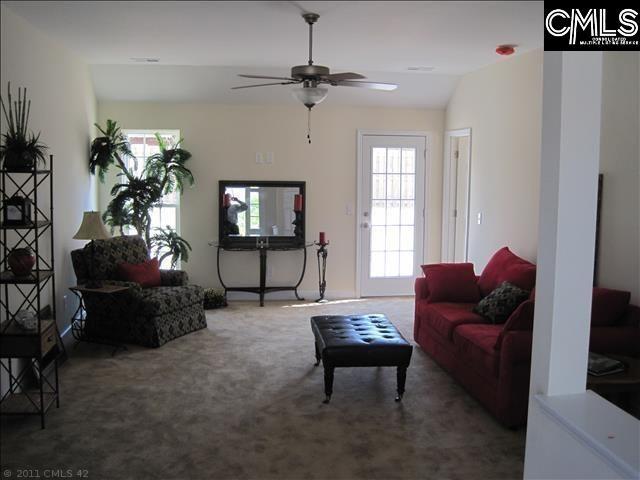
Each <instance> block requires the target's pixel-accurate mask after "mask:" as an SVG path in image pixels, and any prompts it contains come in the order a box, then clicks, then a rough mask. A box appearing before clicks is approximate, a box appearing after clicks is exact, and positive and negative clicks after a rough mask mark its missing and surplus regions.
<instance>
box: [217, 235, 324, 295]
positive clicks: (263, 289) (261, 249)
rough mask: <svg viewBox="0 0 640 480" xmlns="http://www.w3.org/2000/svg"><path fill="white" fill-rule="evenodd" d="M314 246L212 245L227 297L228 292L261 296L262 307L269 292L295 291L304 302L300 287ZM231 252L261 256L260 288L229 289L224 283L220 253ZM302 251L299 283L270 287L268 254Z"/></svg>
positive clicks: (264, 244)
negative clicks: (256, 253)
mask: <svg viewBox="0 0 640 480" xmlns="http://www.w3.org/2000/svg"><path fill="white" fill-rule="evenodd" d="M312 245H313V244H312V243H310V244H308V245H307V244H305V245H302V246H299V247H283V246H277V245H269V244H267V243H258V244H256V245H255V246H241V247H240V246H233V247H229V246H224V245H216V244H212V246H214V247H216V249H217V256H216V263H217V269H218V279H219V280H220V285H222V288H224V294H225V297H226V295H227V292H250V293H256V294H258V295H260V306H261V307H264V295H265V293H269V292H282V291H289V290H290V291H293V293H294V294H295V296H296V298H297V299H298V300H304V298H302V297H301V296H300V295H298V287H299V286H300V284H301V283H302V279H303V278H304V272H305V271H306V269H307V247H310V246H312ZM223 250H224V251H230V252H255V251H257V252H258V253H259V254H260V286H258V287H228V286H227V285H226V284H225V283H224V281H223V280H222V274H221V273H220V252H221V251H223ZM300 250H302V253H303V258H302V273H301V274H300V278H299V279H298V282H297V283H296V284H295V285H293V286H281V287H268V286H267V285H266V283H267V252H269V251H280V252H284V251H291V252H294V251H300Z"/></svg>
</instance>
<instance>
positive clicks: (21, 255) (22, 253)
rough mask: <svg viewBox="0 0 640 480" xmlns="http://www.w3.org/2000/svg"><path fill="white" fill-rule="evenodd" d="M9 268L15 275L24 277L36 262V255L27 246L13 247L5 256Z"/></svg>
mask: <svg viewBox="0 0 640 480" xmlns="http://www.w3.org/2000/svg"><path fill="white" fill-rule="evenodd" d="M7 262H8V263H9V269H10V270H11V272H12V273H13V274H14V275H15V276H16V277H26V276H27V275H29V274H30V273H31V270H32V269H33V266H34V265H35V264H36V257H34V256H33V253H31V250H30V249H29V248H14V249H13V250H11V253H9V255H8V257H7Z"/></svg>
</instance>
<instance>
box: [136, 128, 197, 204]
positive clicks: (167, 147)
mask: <svg viewBox="0 0 640 480" xmlns="http://www.w3.org/2000/svg"><path fill="white" fill-rule="evenodd" d="M156 140H157V141H158V146H159V147H160V152H159V153H156V154H154V155H151V156H150V157H149V158H147V163H146V165H145V173H146V175H147V177H157V178H161V179H162V193H164V194H167V193H171V192H175V191H177V192H180V193H182V190H183V188H184V183H185V182H188V183H189V185H193V182H194V179H193V174H192V173H191V170H189V169H188V168H187V167H185V163H186V162H187V160H189V159H190V158H191V153H189V152H188V151H187V150H185V149H183V148H181V144H182V139H179V140H178V141H177V142H176V143H175V144H174V145H171V144H169V142H168V141H167V140H166V139H164V138H162V136H160V134H158V133H156Z"/></svg>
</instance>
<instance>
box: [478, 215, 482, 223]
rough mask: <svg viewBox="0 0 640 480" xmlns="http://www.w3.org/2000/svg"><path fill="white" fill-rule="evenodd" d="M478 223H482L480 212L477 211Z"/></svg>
mask: <svg viewBox="0 0 640 480" xmlns="http://www.w3.org/2000/svg"><path fill="white" fill-rule="evenodd" d="M478 225H482V212H478Z"/></svg>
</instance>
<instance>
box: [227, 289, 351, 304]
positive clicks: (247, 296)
mask: <svg viewBox="0 0 640 480" xmlns="http://www.w3.org/2000/svg"><path fill="white" fill-rule="evenodd" d="M298 295H300V296H301V297H303V298H304V299H305V300H306V301H315V300H317V299H318V298H319V297H320V294H319V293H318V291H317V290H298ZM324 297H325V298H326V299H327V300H343V299H346V298H357V297H356V296H355V292H353V291H345V290H328V291H327V292H325V295H324ZM227 298H228V299H229V300H257V299H258V294H257V293H251V292H228V293H227ZM264 299H265V301H269V300H291V301H294V302H297V301H299V300H298V299H296V296H295V295H294V293H293V292H292V291H281V292H270V293H266V294H265V296H264Z"/></svg>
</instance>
